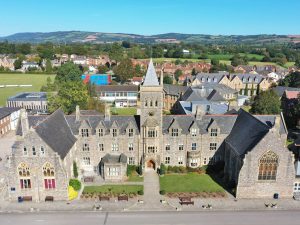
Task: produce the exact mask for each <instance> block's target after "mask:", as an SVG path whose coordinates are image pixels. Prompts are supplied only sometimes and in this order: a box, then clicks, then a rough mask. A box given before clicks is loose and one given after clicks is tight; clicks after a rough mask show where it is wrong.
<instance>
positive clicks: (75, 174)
mask: <svg viewBox="0 0 300 225" xmlns="http://www.w3.org/2000/svg"><path fill="white" fill-rule="evenodd" d="M73 176H74V177H75V178H77V177H78V168H77V164H76V162H75V161H73Z"/></svg>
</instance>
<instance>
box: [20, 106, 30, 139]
mask: <svg viewBox="0 0 300 225" xmlns="http://www.w3.org/2000/svg"><path fill="white" fill-rule="evenodd" d="M20 119H21V128H22V136H25V135H26V134H27V133H28V131H29V122H28V116H27V112H26V109H21V111H20Z"/></svg>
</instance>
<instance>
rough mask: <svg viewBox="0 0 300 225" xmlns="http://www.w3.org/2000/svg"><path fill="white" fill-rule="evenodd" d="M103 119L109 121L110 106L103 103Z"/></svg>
mask: <svg viewBox="0 0 300 225" xmlns="http://www.w3.org/2000/svg"><path fill="white" fill-rule="evenodd" d="M104 120H105V121H110V107H109V105H108V104H105V118H104Z"/></svg>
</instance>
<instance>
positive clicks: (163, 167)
mask: <svg viewBox="0 0 300 225" xmlns="http://www.w3.org/2000/svg"><path fill="white" fill-rule="evenodd" d="M165 173H166V166H165V165H164V164H163V163H162V164H160V169H159V175H164V174H165Z"/></svg>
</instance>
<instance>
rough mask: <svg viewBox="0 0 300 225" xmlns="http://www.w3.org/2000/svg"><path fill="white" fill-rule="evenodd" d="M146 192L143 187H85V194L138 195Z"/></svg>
mask: <svg viewBox="0 0 300 225" xmlns="http://www.w3.org/2000/svg"><path fill="white" fill-rule="evenodd" d="M141 190H144V187H143V185H102V186H85V187H84V190H83V192H84V193H112V194H130V193H135V194H137V192H138V191H141Z"/></svg>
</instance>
